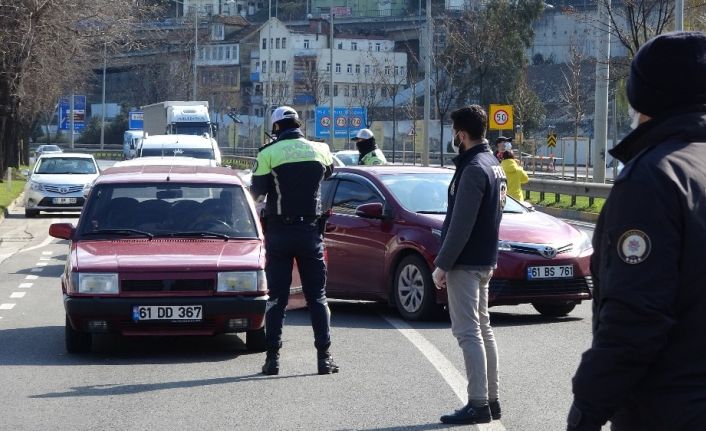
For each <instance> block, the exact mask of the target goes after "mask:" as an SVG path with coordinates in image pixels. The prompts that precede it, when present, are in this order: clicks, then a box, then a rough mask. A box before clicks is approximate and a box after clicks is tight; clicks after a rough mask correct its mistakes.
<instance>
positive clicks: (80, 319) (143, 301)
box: [64, 295, 268, 335]
mask: <svg viewBox="0 0 706 431" xmlns="http://www.w3.org/2000/svg"><path fill="white" fill-rule="evenodd" d="M267 298H268V297H267V296H265V295H263V296H257V297H237V296H224V297H178V298H134V297H131V298H119V297H116V298H106V297H101V298H87V297H71V296H67V295H64V308H65V309H66V314H67V315H68V316H69V321H70V322H71V325H72V326H73V328H74V329H76V330H78V331H84V332H113V333H120V334H122V335H215V334H221V333H226V332H242V331H248V330H255V329H260V328H262V327H263V325H264V319H265V305H266V302H267ZM150 305H153V306H158V305H162V306H179V305H201V306H202V307H203V308H202V310H203V317H202V319H201V320H200V321H178V320H174V321H172V320H150V321H134V320H133V319H132V310H133V307H134V306H150ZM231 319H247V325H246V326H244V327H241V328H237V329H233V328H229V326H228V321H229V320H231ZM97 320H98V321H105V322H106V323H107V327H106V328H103V329H100V330H94V331H92V330H91V329H90V328H89V326H88V322H89V321H97Z"/></svg>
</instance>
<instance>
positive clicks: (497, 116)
mask: <svg viewBox="0 0 706 431" xmlns="http://www.w3.org/2000/svg"><path fill="white" fill-rule="evenodd" d="M488 116H489V117H490V130H512V129H513V126H512V105H490V114H489V115H488Z"/></svg>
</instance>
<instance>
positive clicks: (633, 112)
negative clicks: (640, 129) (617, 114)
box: [628, 105, 640, 129]
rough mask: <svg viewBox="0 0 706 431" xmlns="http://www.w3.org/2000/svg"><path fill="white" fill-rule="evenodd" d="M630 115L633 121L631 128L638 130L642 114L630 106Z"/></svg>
mask: <svg viewBox="0 0 706 431" xmlns="http://www.w3.org/2000/svg"><path fill="white" fill-rule="evenodd" d="M628 115H629V116H630V118H631V119H632V121H631V122H630V128H631V129H636V128H637V126H639V125H640V113H639V112H637V111H636V110H635V109H634V108H633V107H632V106H630V105H628Z"/></svg>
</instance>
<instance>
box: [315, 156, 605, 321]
mask: <svg viewBox="0 0 706 431" xmlns="http://www.w3.org/2000/svg"><path fill="white" fill-rule="evenodd" d="M453 173H454V171H453V170H450V169H444V168H431V167H413V166H390V165H388V166H376V167H372V166H371V167H345V168H337V169H336V172H335V173H334V175H333V176H332V177H331V178H329V179H328V180H327V181H325V183H324V187H323V193H322V201H323V202H322V203H323V205H324V207H325V208H330V213H331V216H330V218H329V219H328V222H327V224H326V247H327V252H328V285H327V294H328V296H329V297H332V298H341V299H364V300H378V301H386V302H388V303H390V304H393V305H395V306H396V307H397V309H398V310H399V312H400V314H401V315H402V316H403V317H404V318H406V319H410V320H419V319H426V318H431V317H433V316H435V315H437V314H438V312H439V310H440V308H441V307H442V306H443V305H444V304H445V303H446V300H447V299H446V291H445V290H437V289H436V288H435V286H434V284H433V282H432V278H431V273H432V271H433V269H434V264H433V261H434V258H435V257H436V254H437V253H438V251H439V247H440V245H441V241H440V239H441V227H442V224H443V221H444V217H445V215H446V207H447V189H448V185H449V183H450V181H451V178H452V177H453ZM498 251H499V253H498V268H497V269H496V271H495V273H494V275H493V278H492V280H491V283H490V302H491V305H516V304H526V303H529V304H532V305H533V306H534V308H535V309H537V310H538V311H539V312H540V313H542V314H544V315H547V316H564V315H566V314H568V313H570V312H571V310H573V309H574V307H575V306H576V305H577V304H579V303H580V302H581V301H583V300H587V299H591V288H592V280H591V275H590V272H589V259H590V256H591V254H592V253H593V249H592V247H591V241H590V239H589V238H588V236H587V235H586V234H585V233H583V232H581V231H579V230H578V229H576V228H574V227H573V226H571V225H569V224H567V223H564V222H563V221H561V220H559V219H556V218H554V217H552V216H549V215H547V214H543V213H540V212H536V211H534V210H533V209H532V208H528V207H526V206H525V205H523V204H521V203H519V202H517V201H515V200H513V199H512V198H510V197H508V199H507V203H506V205H505V209H504V212H503V219H502V222H501V225H500V242H499V245H498Z"/></svg>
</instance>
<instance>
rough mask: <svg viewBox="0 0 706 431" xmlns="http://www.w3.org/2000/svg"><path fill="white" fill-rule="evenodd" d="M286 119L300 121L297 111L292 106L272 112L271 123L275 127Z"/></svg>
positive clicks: (282, 107) (281, 107)
mask: <svg viewBox="0 0 706 431" xmlns="http://www.w3.org/2000/svg"><path fill="white" fill-rule="evenodd" d="M286 119H291V120H299V115H298V114H297V111H296V109H294V108H292V107H290V106H280V107H279V108H277V109H275V110H274V111H272V117H270V120H271V121H270V123H271V124H272V125H273V126H274V124H275V123H276V122H278V121H282V120H286Z"/></svg>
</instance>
